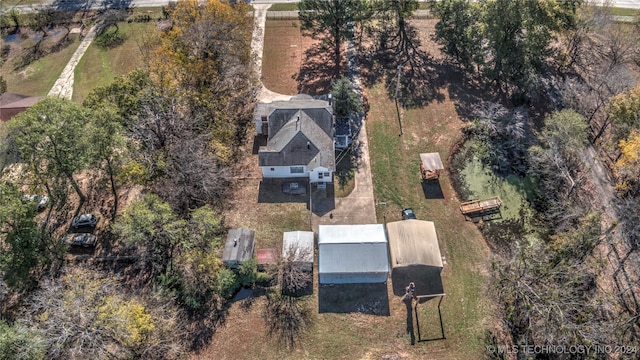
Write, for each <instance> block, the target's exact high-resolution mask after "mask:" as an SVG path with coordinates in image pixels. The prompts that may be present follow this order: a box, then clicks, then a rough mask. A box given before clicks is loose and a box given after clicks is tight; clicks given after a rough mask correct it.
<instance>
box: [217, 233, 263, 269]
mask: <svg viewBox="0 0 640 360" xmlns="http://www.w3.org/2000/svg"><path fill="white" fill-rule="evenodd" d="M254 235H255V232H254V231H253V230H249V229H231V230H229V233H228V235H227V242H226V243H225V245H224V252H223V253H222V261H223V262H224V263H225V264H226V265H227V266H231V267H235V266H238V265H240V264H241V263H243V262H244V261H245V260H249V259H251V258H252V257H253V246H254Z"/></svg>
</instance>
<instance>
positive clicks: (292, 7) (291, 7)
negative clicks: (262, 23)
mask: <svg viewBox="0 0 640 360" xmlns="http://www.w3.org/2000/svg"><path fill="white" fill-rule="evenodd" d="M296 10H298V4H296V3H291V4H273V5H271V7H269V10H268V11H296Z"/></svg>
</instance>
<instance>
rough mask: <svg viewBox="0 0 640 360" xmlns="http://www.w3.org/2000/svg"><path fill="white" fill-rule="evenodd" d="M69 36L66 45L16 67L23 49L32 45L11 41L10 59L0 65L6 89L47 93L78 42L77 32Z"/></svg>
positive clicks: (40, 93)
mask: <svg viewBox="0 0 640 360" xmlns="http://www.w3.org/2000/svg"><path fill="white" fill-rule="evenodd" d="M69 36H70V37H71V39H72V42H71V43H70V44H69V45H68V46H66V47H64V48H62V49H61V50H60V51H57V52H54V53H51V54H49V55H47V56H45V57H42V58H41V59H39V60H36V61H34V62H32V63H31V64H29V65H27V66H25V67H20V68H17V69H16V64H17V61H18V60H19V57H20V56H21V54H22V53H23V52H24V50H23V49H24V48H25V47H27V46H30V44H31V45H32V41H31V40H22V41H20V42H17V43H12V44H11V47H12V49H13V50H12V52H11V54H10V59H9V60H8V61H7V62H5V63H3V64H2V66H1V67H0V76H2V77H3V78H4V79H5V80H6V81H7V91H9V92H15V93H19V94H24V95H34V96H44V95H47V93H48V92H49V90H50V89H51V87H52V86H53V84H54V83H55V82H56V80H57V79H58V77H59V76H60V74H61V73H62V70H63V69H64V67H65V66H66V65H67V62H69V59H70V58H71V56H72V55H73V53H74V52H75V51H76V49H77V48H78V45H79V44H80V41H79V40H78V35H77V34H71V35H69Z"/></svg>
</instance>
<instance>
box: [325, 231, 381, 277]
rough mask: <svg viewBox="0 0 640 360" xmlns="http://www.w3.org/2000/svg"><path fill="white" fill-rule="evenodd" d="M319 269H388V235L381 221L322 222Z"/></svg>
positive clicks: (369, 270)
mask: <svg viewBox="0 0 640 360" xmlns="http://www.w3.org/2000/svg"><path fill="white" fill-rule="evenodd" d="M318 272H320V273H382V272H387V273H388V272H389V258H388V255H387V238H386V235H385V232H384V226H383V225H382V224H370V225H320V226H319V227H318Z"/></svg>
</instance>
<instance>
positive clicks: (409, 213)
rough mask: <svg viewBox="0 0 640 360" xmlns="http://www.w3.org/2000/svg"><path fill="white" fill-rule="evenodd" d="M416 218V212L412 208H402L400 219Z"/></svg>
mask: <svg viewBox="0 0 640 360" xmlns="http://www.w3.org/2000/svg"><path fill="white" fill-rule="evenodd" d="M409 219H414V220H415V219H416V213H414V212H413V209H412V208H404V209H402V220H409Z"/></svg>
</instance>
